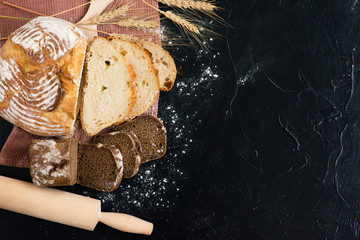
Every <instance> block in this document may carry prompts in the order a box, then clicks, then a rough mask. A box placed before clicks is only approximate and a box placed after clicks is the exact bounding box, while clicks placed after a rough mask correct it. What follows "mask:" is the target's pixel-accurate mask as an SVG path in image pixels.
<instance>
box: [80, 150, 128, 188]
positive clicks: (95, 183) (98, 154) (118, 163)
mask: <svg viewBox="0 0 360 240" xmlns="http://www.w3.org/2000/svg"><path fill="white" fill-rule="evenodd" d="M123 169H124V168H123V158H122V155H121V153H120V151H119V149H117V148H115V147H113V146H105V145H103V144H100V143H99V144H92V143H84V144H79V151H78V173H77V175H78V176H77V183H78V184H80V185H82V186H85V187H89V188H94V189H96V190H99V191H104V192H111V191H114V190H115V189H117V188H118V187H119V185H120V182H121V180H122V177H123Z"/></svg>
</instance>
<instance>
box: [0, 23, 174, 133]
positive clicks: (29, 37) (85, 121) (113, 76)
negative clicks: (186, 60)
mask: <svg viewBox="0 0 360 240" xmlns="http://www.w3.org/2000/svg"><path fill="white" fill-rule="evenodd" d="M86 50H87V53H86V59H85V52H86ZM84 60H85V61H84ZM84 62H85V67H84V74H82V72H83V65H84ZM82 76H84V78H83V80H82ZM159 77H160V80H159ZM175 77H176V66H175V64H174V62H173V60H172V58H171V56H170V55H169V54H168V53H167V52H166V51H165V50H163V49H162V48H161V47H159V46H156V45H154V44H150V43H147V42H142V43H140V44H135V43H132V42H127V41H122V40H119V39H117V38H110V39H109V40H106V39H104V38H101V37H96V38H94V39H93V40H92V41H91V42H90V43H89V44H87V38H86V36H85V35H84V34H83V33H82V32H81V31H80V30H79V29H78V28H76V27H75V26H74V25H73V24H71V23H69V22H67V21H65V20H61V19H57V18H52V17H38V18H36V19H34V20H32V21H30V22H28V23H27V24H25V25H24V26H22V27H20V28H19V29H17V30H16V31H15V32H14V33H12V34H11V35H10V36H9V38H8V40H7V42H6V43H5V44H4V46H3V47H2V49H1V52H0V116H1V117H3V118H4V119H6V120H8V121H9V122H11V123H13V124H14V125H16V126H18V127H21V128H23V129H24V130H26V131H28V132H30V133H32V134H35V135H41V136H55V137H63V136H67V137H69V136H71V135H72V134H73V132H74V129H75V120H76V118H77V114H78V112H79V109H80V120H81V125H82V128H83V130H84V132H85V133H86V134H87V135H89V136H93V135H96V134H97V133H99V132H100V131H101V130H103V129H105V128H107V127H109V126H112V125H118V124H120V123H122V122H124V121H125V120H131V119H133V118H135V117H136V116H138V115H141V114H142V113H144V112H145V111H146V110H148V109H149V108H150V107H151V106H152V105H153V104H154V103H155V101H156V100H157V99H158V97H159V91H160V90H163V91H169V90H170V89H171V88H172V87H173V85H174V81H175Z"/></svg>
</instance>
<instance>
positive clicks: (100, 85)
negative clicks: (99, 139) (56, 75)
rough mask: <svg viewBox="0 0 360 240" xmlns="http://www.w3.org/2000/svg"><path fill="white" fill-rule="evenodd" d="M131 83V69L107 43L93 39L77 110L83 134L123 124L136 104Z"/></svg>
mask: <svg viewBox="0 0 360 240" xmlns="http://www.w3.org/2000/svg"><path fill="white" fill-rule="evenodd" d="M134 81H135V76H134V71H133V69H132V67H131V66H130V65H129V64H128V63H127V62H126V61H125V59H124V58H123V56H122V55H121V54H119V52H117V51H116V50H115V49H114V48H113V47H112V46H111V44H110V43H109V42H108V41H107V40H106V39H104V38H101V37H95V38H94V39H93V40H92V41H91V42H90V43H89V46H88V51H87V54H86V61H85V78H84V87H83V90H82V100H81V110H80V115H81V124H82V128H83V129H84V131H85V133H86V134H88V135H89V136H93V135H95V134H97V133H98V132H100V131H101V130H102V129H104V128H106V127H109V126H111V125H113V124H120V123H121V122H123V121H124V120H125V118H126V117H127V116H128V115H129V113H130V112H131V111H132V109H133V107H134V105H135V102H136V95H135V82H134Z"/></svg>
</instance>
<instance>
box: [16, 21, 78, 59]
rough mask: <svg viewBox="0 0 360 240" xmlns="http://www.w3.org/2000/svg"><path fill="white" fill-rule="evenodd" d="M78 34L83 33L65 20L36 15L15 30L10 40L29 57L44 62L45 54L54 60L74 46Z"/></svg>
mask: <svg viewBox="0 0 360 240" xmlns="http://www.w3.org/2000/svg"><path fill="white" fill-rule="evenodd" d="M44 33H47V34H44ZM79 36H81V37H84V36H85V35H84V34H83V33H82V32H81V31H80V30H79V29H78V28H76V27H74V25H72V24H69V22H67V21H65V20H62V19H58V18H49V17H38V18H36V19H34V20H32V21H30V22H29V23H28V24H25V25H24V26H22V27H20V28H18V29H17V30H15V32H14V33H13V34H12V36H11V41H12V42H13V43H14V44H17V45H19V46H21V47H22V48H23V49H24V50H25V51H26V52H27V54H28V55H29V56H30V57H31V58H33V59H35V60H36V61H38V62H44V61H45V60H46V55H48V56H49V57H50V58H51V59H52V60H54V61H56V60H58V59H59V58H60V57H62V56H64V55H65V53H67V52H68V51H69V49H72V48H74V47H75V44H76V40H77V39H78V38H79Z"/></svg>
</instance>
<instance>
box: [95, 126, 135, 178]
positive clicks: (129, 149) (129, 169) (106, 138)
mask: <svg viewBox="0 0 360 240" xmlns="http://www.w3.org/2000/svg"><path fill="white" fill-rule="evenodd" d="M94 141H95V142H96V143H102V144H106V145H114V146H115V147H116V148H118V149H119V150H120V152H121V154H122V156H123V161H124V178H131V177H133V176H134V175H135V174H137V173H138V171H139V167H140V163H141V157H140V153H141V145H140V142H139V140H138V139H137V137H136V136H135V135H134V134H133V133H132V132H125V131H118V132H111V133H106V134H100V135H98V136H96V137H95V139H94Z"/></svg>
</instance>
